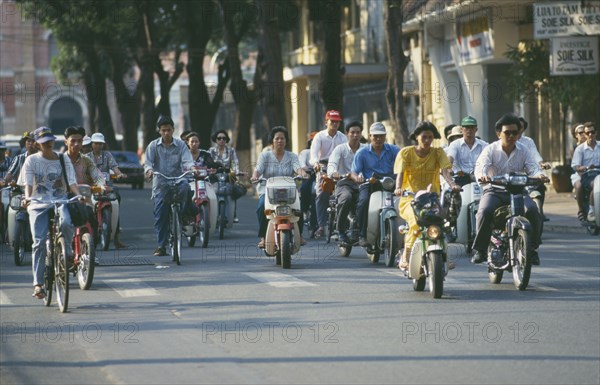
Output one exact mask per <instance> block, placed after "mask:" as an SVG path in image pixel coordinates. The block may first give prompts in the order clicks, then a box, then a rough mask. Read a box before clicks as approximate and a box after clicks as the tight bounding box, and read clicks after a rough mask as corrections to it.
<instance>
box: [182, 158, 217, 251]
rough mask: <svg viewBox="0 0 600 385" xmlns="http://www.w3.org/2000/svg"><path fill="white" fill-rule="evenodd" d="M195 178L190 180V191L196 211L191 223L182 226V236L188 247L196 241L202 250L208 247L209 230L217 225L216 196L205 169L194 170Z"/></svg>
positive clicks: (192, 245)
mask: <svg viewBox="0 0 600 385" xmlns="http://www.w3.org/2000/svg"><path fill="white" fill-rule="evenodd" d="M196 170H197V172H196V176H195V177H194V178H193V180H190V182H189V184H190V189H191V190H192V191H193V193H194V196H193V198H192V199H193V202H194V204H195V205H196V207H197V209H198V213H197V214H196V218H195V219H194V221H193V223H187V224H184V225H183V235H184V236H185V237H186V239H187V242H188V246H189V247H194V245H195V244H196V239H198V240H199V241H200V244H201V245H202V247H203V248H206V247H207V246H208V239H209V235H210V231H211V228H212V229H213V230H214V229H216V226H215V225H216V223H217V211H218V207H217V195H216V194H215V190H214V188H213V187H212V184H210V182H208V177H209V170H208V169H207V168H206V167H198V168H196Z"/></svg>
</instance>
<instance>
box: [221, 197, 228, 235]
mask: <svg viewBox="0 0 600 385" xmlns="http://www.w3.org/2000/svg"><path fill="white" fill-rule="evenodd" d="M226 218H227V213H226V212H225V202H224V201H221V202H219V239H223V237H224V236H225V221H226Z"/></svg>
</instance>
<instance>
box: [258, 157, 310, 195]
mask: <svg viewBox="0 0 600 385" xmlns="http://www.w3.org/2000/svg"><path fill="white" fill-rule="evenodd" d="M299 169H300V162H299V161H298V155H296V154H294V153H293V152H289V151H285V152H284V154H283V157H282V158H281V160H278V159H277V157H276V156H275V154H274V153H273V151H265V152H261V154H260V156H259V158H258V161H257V162H256V172H258V175H259V176H262V177H263V178H267V179H268V178H271V177H274V176H293V175H294V173H295V172H296V171H298V170H299ZM257 191H258V194H259V195H262V194H264V193H265V186H263V185H262V184H259V185H258V187H257Z"/></svg>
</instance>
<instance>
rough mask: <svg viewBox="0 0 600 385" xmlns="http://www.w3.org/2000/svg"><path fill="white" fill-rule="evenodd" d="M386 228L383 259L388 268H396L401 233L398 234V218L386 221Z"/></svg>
mask: <svg viewBox="0 0 600 385" xmlns="http://www.w3.org/2000/svg"><path fill="white" fill-rule="evenodd" d="M384 228H385V238H384V241H383V258H384V261H385V265H386V266H387V267H394V265H395V264H396V255H397V254H398V250H399V249H400V246H399V244H400V233H399V232H398V223H397V222H396V218H388V219H386V220H385V227H384Z"/></svg>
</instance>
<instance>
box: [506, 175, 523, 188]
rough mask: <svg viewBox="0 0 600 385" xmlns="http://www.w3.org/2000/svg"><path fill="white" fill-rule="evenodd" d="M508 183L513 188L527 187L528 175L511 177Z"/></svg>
mask: <svg viewBox="0 0 600 385" xmlns="http://www.w3.org/2000/svg"><path fill="white" fill-rule="evenodd" d="M508 183H509V184H512V185H513V186H525V185H526V184H527V175H511V176H510V177H508Z"/></svg>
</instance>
